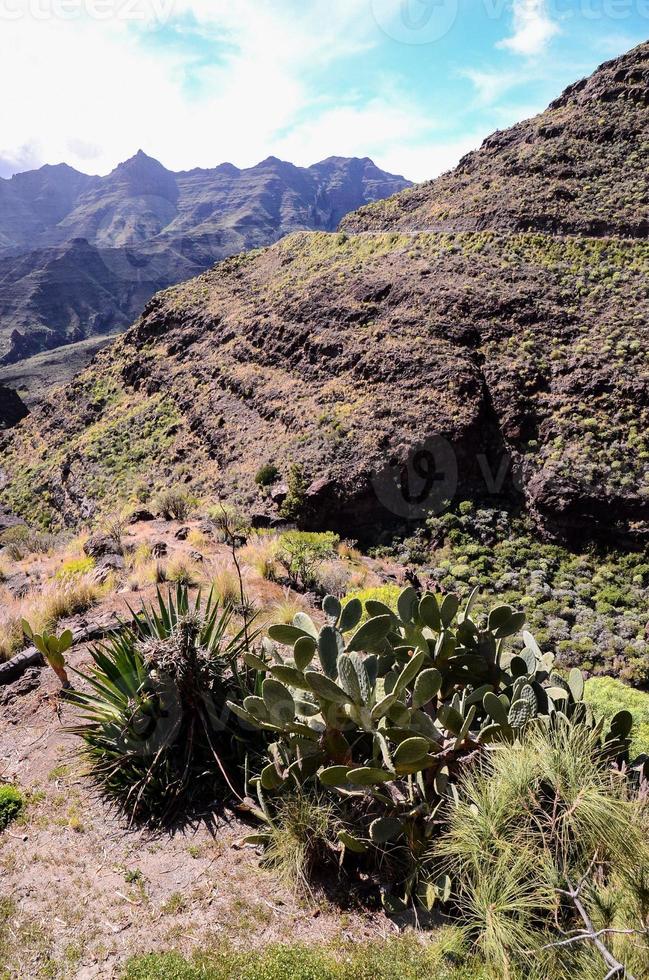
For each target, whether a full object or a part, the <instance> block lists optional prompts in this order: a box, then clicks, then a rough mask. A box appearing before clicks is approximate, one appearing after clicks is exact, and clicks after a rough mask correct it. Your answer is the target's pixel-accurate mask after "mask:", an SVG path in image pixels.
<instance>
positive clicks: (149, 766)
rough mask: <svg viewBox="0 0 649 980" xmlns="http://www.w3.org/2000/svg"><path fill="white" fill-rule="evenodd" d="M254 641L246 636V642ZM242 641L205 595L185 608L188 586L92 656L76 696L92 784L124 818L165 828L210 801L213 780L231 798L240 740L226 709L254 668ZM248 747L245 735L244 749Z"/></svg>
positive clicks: (244, 689)
mask: <svg viewBox="0 0 649 980" xmlns="http://www.w3.org/2000/svg"><path fill="white" fill-rule="evenodd" d="M254 636H255V634H254V633H252V638H253V639H254ZM243 650H244V635H243V632H242V631H240V632H236V631H233V630H232V614H231V612H230V611H229V610H228V609H227V608H226V609H221V608H220V607H219V605H218V604H217V603H215V602H214V601H213V597H212V596H211V595H210V596H209V597H208V600H207V602H206V604H205V606H204V607H203V605H202V602H201V596H200V594H199V595H198V596H197V598H196V600H195V602H193V603H190V600H189V595H188V590H187V587H186V586H180V585H179V586H178V587H177V589H176V592H175V596H174V595H173V594H172V593H171V592H169V594H168V596H167V597H166V598H164V597H163V596H162V595H160V593H158V602H157V606H151V607H147V606H145V607H144V608H143V609H142V611H141V612H140V613H139V614H137V615H134V617H133V620H132V622H131V623H130V625H128V626H126V627H125V628H124V629H123V630H122V631H121V632H120V633H117V634H115V635H113V636H112V637H111V638H110V639H109V640H108V641H107V642H105V643H103V644H100V645H97V646H95V647H93V648H92V649H91V651H90V652H91V656H92V660H93V667H92V668H91V670H90V672H89V673H88V674H86V675H83V674H82V675H81V676H82V677H83V678H84V680H85V682H86V684H87V685H88V686H89V691H85V690H84V691H78V690H77V691H74V692H72V694H71V695H70V698H71V700H73V702H74V703H76V705H77V706H78V707H79V708H80V709H81V712H82V723H80V724H78V725H77V726H76V727H75V728H74V729H73V731H74V733H75V734H77V735H79V736H80V737H81V738H82V739H83V742H84V754H85V756H86V757H87V759H88V761H89V763H90V766H91V771H92V773H93V775H94V777H95V779H96V780H97V781H98V782H99V783H100V784H101V786H102V787H103V789H104V791H105V792H106V794H107V795H109V796H110V797H113V798H114V799H115V800H116V801H117V802H118V803H119V804H120V805H121V806H122V807H123V808H125V809H126V810H128V811H129V812H130V813H131V816H132V818H135V817H138V818H152V817H156V818H158V819H162V820H166V819H169V818H171V817H172V816H174V815H176V814H178V813H181V812H183V811H184V810H186V809H187V808H188V807H190V806H191V805H192V804H193V803H194V802H195V801H196V800H197V799H201V798H205V796H207V798H209V799H210V800H213V799H214V792H215V791H214V785H215V781H216V782H217V783H218V782H219V781H220V783H221V785H222V787H223V786H226V787H227V790H226V793H225V798H228V799H229V798H230V794H236V793H237V790H236V789H235V786H234V783H235V782H236V781H237V780H238V770H237V769H236V765H235V760H236V759H237V757H238V754H239V752H240V750H241V745H242V744H244V743H243V742H242V741H241V738H242V736H241V732H240V731H239V730H238V727H237V725H236V724H235V725H233V724H232V723H231V722H230V723H228V715H227V711H226V710H225V709H226V701H227V699H228V698H230V697H233V696H234V697H240V696H242V695H245V694H247V693H256V691H257V678H256V672H255V670H254V669H252V670H251V669H249V668H247V667H243V668H241V667H240V665H239V657H240V655H241V654H242V653H243ZM255 744H256V742H255V738H254V736H252V735H249V734H248V735H247V737H246V739H245V745H246V746H247V748H248V750H252V749H253V748H254V746H255Z"/></svg>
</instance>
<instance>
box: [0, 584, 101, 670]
mask: <svg viewBox="0 0 649 980" xmlns="http://www.w3.org/2000/svg"><path fill="white" fill-rule="evenodd" d="M104 588H105V586H104V587H102V586H100V585H99V584H98V583H97V582H95V581H93V579H92V577H91V576H87V575H81V576H78V577H76V578H74V579H70V580H67V581H59V582H56V581H55V582H53V583H52V584H51V585H49V586H47V587H46V588H44V589H43V591H42V592H41V593H40V595H28V596H25V597H24V598H23V599H17V598H15V597H14V596H12V595H11V594H10V593H6V594H5V595H4V596H0V598H2V602H1V603H0V658H3V659H7V658H9V657H11V656H12V655H13V654H14V653H15V652H16V651H17V650H20V649H21V648H22V647H23V646H24V639H23V629H22V621H23V619H26V620H27V621H28V622H29V623H30V625H31V627H32V628H33V630H34V631H35V632H36V633H43V632H51V631H53V630H55V629H56V627H57V625H58V623H59V622H60V620H62V619H65V618H67V617H68V616H74V615H76V614H77V613H82V612H85V611H86V610H87V609H90V608H91V607H92V606H93V605H94V604H95V603H96V602H97V601H98V600H99V598H100V597H101V595H102V593H103V590H104Z"/></svg>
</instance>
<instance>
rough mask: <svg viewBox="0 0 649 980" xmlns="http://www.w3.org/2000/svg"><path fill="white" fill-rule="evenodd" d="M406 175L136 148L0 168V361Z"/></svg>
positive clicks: (84, 332) (347, 164)
mask: <svg viewBox="0 0 649 980" xmlns="http://www.w3.org/2000/svg"><path fill="white" fill-rule="evenodd" d="M408 185H409V181H407V180H405V179H404V178H403V177H398V176H394V175H392V174H387V173H385V172H383V171H382V170H379V168H378V167H376V166H375V165H374V164H373V163H372V161H371V160H369V159H367V158H365V159H346V158H342V157H330V158H329V159H327V160H323V161H322V162H321V163H317V164H315V165H314V166H312V167H307V168H304V167H296V166H293V165H292V164H290V163H285V162H283V161H281V160H278V159H276V158H275V157H269V158H268V159H267V160H264V161H263V162H262V163H260V164H258V165H257V166H255V167H251V168H249V169H245V170H240V169H238V168H237V167H234V166H233V165H232V164H229V163H225V164H222V165H221V166H218V167H215V168H214V169H211V170H205V169H204V170H201V169H195V170H190V171H187V172H184V173H172V172H170V171H169V170H166V169H165V168H164V167H163V166H162V164H160V163H158V161H157V160H154V159H152V158H151V157H149V156H147V155H146V154H145V153H143V152H142V151H139V152H138V153H137V154H136V155H135V156H134V157H132V158H131V159H130V160H127V161H126V162H125V163H121V164H120V165H119V166H118V167H116V168H115V170H113V171H112V173H110V174H109V175H108V176H106V177H92V176H88V175H86V174H82V173H79V172H78V171H76V170H73V169H72V168H71V167H68V166H66V165H65V164H61V165H58V166H45V167H42V168H41V169H39V170H34V171H30V172H27V173H21V174H17V175H16V176H14V177H12V178H11V179H9V180H0V365H3V364H4V365H10V364H15V363H16V362H19V361H22V360H23V359H24V358H28V357H30V356H32V355H34V354H37V353H38V352H39V351H46V350H51V349H53V348H57V347H59V346H60V345H62V344H68V343H73V342H78V341H82V340H85V339H87V338H91V337H97V336H102V335H106V334H113V333H116V332H119V331H120V330H124V329H126V327H128V326H129V325H130V324H131V323H132V322H133V320H134V319H135V317H136V316H137V315H138V314H139V313H140V312H141V310H142V308H143V306H144V304H145V303H146V301H147V300H148V299H149V298H150V297H151V296H152V295H153V294H154V293H155V292H157V291H158V290H160V289H164V288H166V287H167V286H169V285H171V284H173V283H177V282H179V281H181V280H183V279H187V278H190V277H192V276H195V275H197V274H198V273H200V272H203V271H204V270H205V269H207V268H209V267H210V266H211V265H212V264H213V263H214V262H216V261H218V260H220V259H223V258H225V257H227V256H229V255H233V254H236V253H238V252H241V251H244V250H247V249H251V248H257V247H260V246H265V245H269V244H271V243H272V242H275V241H277V240H278V239H279V238H281V237H282V236H283V235H285V234H287V233H290V232H293V231H296V230H301V229H321V230H325V231H326V230H333V229H335V228H336V227H337V225H338V223H339V221H340V219H341V218H342V217H343V216H344V215H345V214H347V212H349V211H350V210H354V209H355V208H358V207H359V206H361V205H362V204H366V203H368V202H371V201H375V200H377V199H379V198H381V197H385V196H388V195H391V194H393V193H395V192H396V191H399V190H402V189H403V188H404V187H407V186H408ZM14 373H15V372H14Z"/></svg>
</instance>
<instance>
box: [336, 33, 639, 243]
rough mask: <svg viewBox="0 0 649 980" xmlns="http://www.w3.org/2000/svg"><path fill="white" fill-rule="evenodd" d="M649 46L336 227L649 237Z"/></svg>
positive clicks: (375, 229) (603, 68)
mask: <svg viewBox="0 0 649 980" xmlns="http://www.w3.org/2000/svg"><path fill="white" fill-rule="evenodd" d="M648 107H649V43H645V44H642V45H640V46H639V47H637V48H635V49H634V50H633V51H630V52H629V53H628V54H626V55H623V56H622V57H621V58H617V59H616V60H615V61H610V62H608V63H606V64H604V65H602V67H601V68H600V69H599V70H598V71H596V72H595V73H594V74H593V75H592V76H591V77H590V78H587V79H583V80H582V81H579V82H576V83H575V84H574V85H571V86H570V88H568V89H567V90H566V91H565V92H564V93H563V95H561V96H560V97H559V98H558V99H556V100H555V101H554V102H553V103H552V104H551V105H550V106H549V108H548V109H547V110H546V111H545V112H543V113H541V115H539V116H536V117H535V118H534V119H529V120H527V121H526V122H522V123H519V124H518V125H517V126H513V127H512V128H511V129H508V130H506V131H505V132H497V133H494V134H493V136H490V137H489V138H488V139H486V140H485V142H484V144H483V145H482V147H481V148H480V149H479V150H477V151H476V152H474V153H469V154H468V156H466V157H465V158H464V159H463V160H462V162H461V163H460V165H459V167H457V169H456V170H454V171H452V172H451V173H449V174H446V175H445V176H443V177H441V178H439V179H438V180H434V181H431V182H430V183H427V184H422V185H420V186H418V187H414V188H413V189H412V190H410V191H407V192H406V193H403V194H400V195H398V196H397V197H394V198H390V199H388V200H386V201H384V202H381V203H379V204H378V205H377V206H369V207H367V208H364V209H362V210H360V211H359V212H357V213H355V214H352V215H350V216H349V218H347V219H346V221H345V222H344V223H343V224H344V227H345V228H347V229H348V230H349V231H351V232H359V231H385V230H386V229H388V228H390V229H399V230H413V229H417V230H423V229H427V230H442V231H480V230H483V229H491V230H499V231H540V232H546V233H550V234H576V235H588V236H600V235H601V236H606V235H619V236H622V237H626V238H647V235H649V198H648V196H647V172H648V171H649V111H648Z"/></svg>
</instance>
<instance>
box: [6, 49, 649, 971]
mask: <svg viewBox="0 0 649 980" xmlns="http://www.w3.org/2000/svg"><path fill="white" fill-rule="evenodd" d="M648 92H649V42H644V43H643V44H640V45H639V46H637V47H635V48H634V49H632V50H631V51H629V52H628V53H626V54H623V55H621V56H620V57H618V58H616V59H614V60H612V61H608V62H606V63H604V64H603V65H601V67H600V68H599V69H597V70H596V71H595V72H594V74H593V75H592V76H590V77H589V78H587V79H584V80H581V81H578V82H576V83H575V84H573V85H571V86H570V87H569V88H568V89H567V90H566V91H564V93H563V94H561V95H560V96H559V97H558V98H556V99H555V100H554V101H553V102H552V103H551V104H550V106H549V107H548V109H547V110H545V111H544V112H543V113H541V114H540V115H538V116H536V117H534V118H532V119H530V120H527V121H525V122H521V123H519V124H517V125H515V126H514V127H512V128H510V129H508V130H505V131H498V132H496V133H495V134H494V135H493V136H491V137H489V138H487V140H485V142H484V143H483V145H482V146H481V147H480V148H479V149H478V150H476V151H474V152H472V153H470V154H469V155H468V156H465V157H464V158H463V159H462V161H461V162H460V164H459V166H458V167H457V168H456V169H454V170H453V171H451V172H449V173H447V174H444V175H442V176H441V177H439V178H437V179H436V180H434V181H430V182H427V183H424V184H419V185H416V186H405V185H407V184H408V182H407V181H405V180H404V179H403V178H399V177H393V176H392V175H390V174H387V173H385V172H383V171H379V170H378V169H377V168H375V167H374V165H373V164H372V163H371V161H369V160H353V161H348V160H343V159H342V158H331V160H328V161H324V162H323V164H319V165H316V167H312V168H308V169H300V168H293V167H291V166H290V165H287V164H281V163H280V161H278V160H276V159H275V158H270V159H269V160H267V161H265V162H264V163H263V164H260V165H259V167H257V168H252V171H235V168H232V167H231V166H230V165H224V166H223V167H221V168H217V169H216V170H215V171H209V172H206V171H192V172H189V173H182V174H171V173H170V172H168V171H166V170H165V169H164V168H162V167H161V165H160V164H158V163H156V161H152V160H151V159H150V158H148V157H145V156H144V154H138V156H137V157H136V158H134V159H133V160H132V161H128V162H127V164H124V165H122V166H121V167H118V168H117V171H115V172H114V173H113V174H111V176H110V178H106V179H105V181H107V182H108V184H106V183H104V184H103V185H102V186H101V187H100V185H99V184H98V183H97V181H98V180H99V178H90V177H85V176H84V175H82V174H78V173H76V172H69V171H68V170H65V171H63V172H60V171H57V173H56V174H53V173H50V172H49V171H47V172H46V173H43V171H38V172H36V175H34V174H32V175H30V176H29V179H28V180H27V181H26V182H25V183H24V186H25V187H27V186H29V187H30V188H33V187H37V188H40V187H41V186H42V184H41V182H42V181H43V180H47V182H48V183H47V186H48V189H49V190H48V194H46V195H45V198H46V199H47V201H48V211H47V222H45V221H44V219H43V218H42V217H41V218H39V219H38V220H37V219H36V218H35V217H34V214H35V212H33V210H32V211H30V209H29V208H27V205H26V204H25V201H26V200H27V199H28V198H29V199H30V200H31V198H30V197H29V195H28V194H27V191H24V192H23V191H21V194H19V195H17V196H14V197H13V198H12V199H11V200H12V201H13V203H12V205H11V208H8V207H6V206H5V209H4V210H0V215H1V216H2V217H0V243H1V242H3V241H4V243H5V251H4V254H1V253H0V269H2V270H4V276H5V278H2V277H0V355H1V358H0V359H2V360H3V362H4V363H3V364H2V367H0V718H1V719H2V723H1V724H0V756H1V757H2V759H3V762H2V766H0V977H4V975H5V973H6V976H7V977H8V978H11V980H13V978H14V977H16V978H18V977H23V976H25V977H29V978H32V977H34V978H37V977H39V978H40V977H55V978H61V980H67V978H79V980H94V978H98V980H102V978H107V980H108V978H111V980H158V978H160V980H161V978H167V977H173V978H177V980H198V978H199V977H200V978H201V980H225V978H228V980H229V978H230V977H233V978H237V980H287V978H288V977H291V980H313V978H315V977H317V978H318V980H395V978H396V977H397V976H398V977H399V980H418V978H419V977H422V976H433V975H434V976H437V977H440V978H442V980H503V978H505V977H506V978H508V980H523V978H531V980H560V978H562V977H567V976H570V977H574V978H575V980H582V978H583V980H595V978H600V977H604V976H608V977H613V976H619V977H620V978H624V980H639V978H640V977H642V976H645V975H647V972H648V971H649V960H648V959H647V943H646V940H647V936H649V901H648V895H647V888H646V882H647V880H648V877H647V876H648V875H649V846H648V843H647V842H648V841H649V824H648V821H647V805H646V801H647V794H648V792H649V612H648V609H649V550H648V549H649V442H648V433H649V360H648V353H649V182H648V175H649V99H648V97H647V93H648ZM54 169H56V168H54ZM46 170H47V168H46ZM24 176H26V175H24ZM50 181H53V182H54V183H50ZM131 181H135V182H136V183H137V186H138V194H136V195H133V196H132V197H129V196H128V195H127V196H126V197H124V195H123V194H122V191H123V188H124V187H125V186H127V185H129V182H131ZM9 183H11V182H4V181H0V202H2V200H3V197H2V195H3V194H4V195H5V200H8V198H7V197H6V195H7V194H9V193H10V191H9V190H8V184H9ZM55 185H56V187H57V188H58V190H57V192H56V194H52V193H51V188H52V187H54V186H55ZM16 186H22V185H20V182H19V185H16ZM107 188H108V190H109V191H110V194H108V193H107ZM215 188H218V189H219V195H221V196H219V197H218V208H217V207H216V206H213V205H212V203H210V205H209V208H208V207H207V204H206V196H210V195H213V194H214V193H215ZM14 192H15V188H14V190H13V191H11V193H14ZM31 193H32V192H31V191H30V194H31ZM21 195H22V196H21ZM210 199H211V198H210ZM18 200H20V201H21V202H22V204H21V205H20V208H19V207H18V205H17V204H16V201H18ZM39 201H40V204H41V205H42V201H41V200H40V199H39ZM79 202H81V204H79ZM107 202H108V203H107ZM81 205H83V206H81ZM244 205H245V208H244ZM30 207H31V205H30ZM210 208H212V210H209V209H210ZM242 209H243V210H242ZM208 211H209V214H208ZM28 212H29V215H31V217H29V220H28V219H27V213H28ZM29 222H31V225H30V223H29ZM39 222H40V223H39ZM20 228H24V229H27V232H25V234H26V235H27V233H28V235H29V236H31V237H30V240H31V241H33V242H35V243H37V244H38V248H39V251H38V253H35V252H33V251H30V252H29V253H25V252H20V249H21V248H24V247H25V241H26V240H27V239H26V238H25V239H21V237H20V235H21V234H22V232H21V231H20ZM68 233H70V234H74V238H71V239H67V238H66V235H67V234H68ZM1 236H4V238H3V237H1ZM11 236H13V238H12V237H11ZM79 236H82V237H79ZM185 236H187V238H185ZM82 238H83V240H82ZM12 242H13V243H14V244H13V245H12V244H11V243H12ZM183 243H185V244H186V245H187V248H185V247H184V244H183ZM217 243H218V244H217ZM221 250H222V251H221ZM36 254H38V256H39V259H38V262H39V263H40V266H39V268H40V269H41V271H42V274H41V273H39V274H34V272H33V270H32V265H33V262H34V258H33V257H34V255H36ZM143 256H148V258H147V259H146V260H145V259H144V258H143ZM149 259H150V260H151V262H150V263H149ZM217 260H218V261H217ZM215 262H216V264H214V263H215ZM124 263H126V264H127V265H128V264H129V263H133V265H134V267H136V268H137V269H138V270H139V271H138V273H137V276H136V277H135V278H133V279H129V277H128V275H126V274H125V275H124V276H122V279H121V280H120V281H121V282H123V283H126V282H127V280H128V285H127V286H125V289H124V290H123V289H122V286H121V285H120V286H119V288H117V290H116V291H114V290H113V288H114V284H115V282H116V281H117V280H119V279H120V276H121V272H120V273H119V275H117V279H114V278H112V277H111V279H110V282H108V280H106V279H105V278H102V277H103V276H104V272H103V271H101V275H100V274H99V271H100V269H101V270H104V269H107V268H109V267H110V268H111V270H112V272H117V271H118V270H123V269H124V268H125V265H124ZM76 269H82V270H84V276H85V275H86V274H87V281H86V279H84V285H83V288H82V289H80V281H79V277H78V276H77V275H76V272H75V271H74V270H76ZM151 269H157V270H159V272H160V278H157V273H156V275H155V276H151V275H150V273H151ZM21 270H23V271H24V273H25V274H24V276H23V275H20V272H21ZM30 270H31V271H30ZM43 270H44V271H43ZM52 270H54V272H53V271H52ZM66 270H67V271H66ZM70 270H72V271H70ZM165 270H166V271H165ZM169 270H173V272H169ZM90 280H92V282H91V283H90ZM181 280H182V281H181ZM89 283H90V285H89ZM53 284H54V285H53ZM68 287H70V290H71V291H69V292H68ZM111 290H113V292H111ZM3 297H4V298H3ZM52 297H54V299H55V301H56V303H59V301H61V302H60V303H59V307H58V313H60V314H61V319H60V320H58V321H57V320H56V319H55V318H54V319H53V318H52V307H51V305H50V301H51V299H52ZM62 297H65V302H63V300H62ZM41 301H43V302H44V305H40V304H41ZM3 303H4V307H3V306H2V304H3ZM103 303H106V304H107V306H106V307H105V308H104V307H103V306H102V304H103ZM140 307H141V312H140ZM108 308H110V309H111V310H113V311H115V310H117V311H118V312H117V313H115V312H114V313H113V314H112V315H111V316H110V317H104V315H103V313H102V312H101V311H102V309H108ZM3 309H4V310H5V311H8V313H5V316H8V317H9V320H10V321H11V323H13V324H14V327H15V329H14V331H13V332H12V333H9V332H8V331H5V334H4V335H3V334H2V329H3V328H2V324H3V323H4V322H7V321H6V320H3V318H2V310H3ZM37 309H38V310H39V312H38V315H35V314H34V311H35V310H37ZM92 311H94V313H93V312H92ZM95 315H96V318H95V319H93V316H95ZM57 323H58V326H56V324H57ZM16 332H17V333H18V334H19V335H20V337H16ZM2 336H5V340H4V344H5V346H4V347H2V346H1V345H2V343H3V341H2ZM68 342H69V343H68ZM3 350H4V354H2V351H3ZM55 377H56V379H57V381H58V382H59V383H57V384H54V383H53V379H54V378H55ZM14 388H15V389H16V392H17V393H13V389H14ZM3 821H4V822H3ZM3 970H4V973H3Z"/></svg>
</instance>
